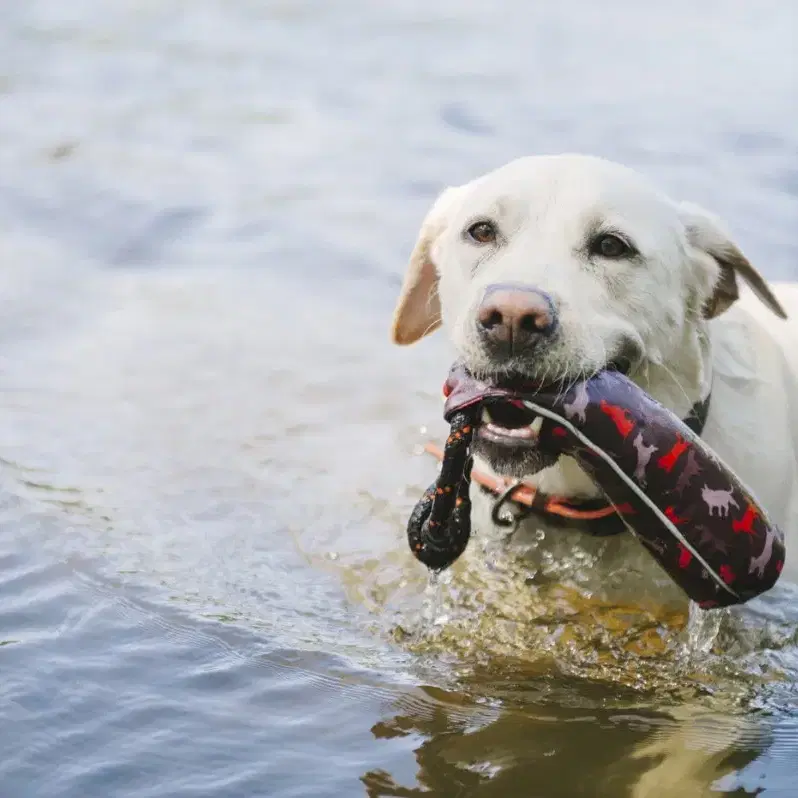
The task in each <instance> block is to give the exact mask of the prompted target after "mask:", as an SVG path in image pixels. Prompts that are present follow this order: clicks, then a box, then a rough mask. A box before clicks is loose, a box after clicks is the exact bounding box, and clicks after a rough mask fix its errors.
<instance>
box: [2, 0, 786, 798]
mask: <svg viewBox="0 0 798 798" xmlns="http://www.w3.org/2000/svg"><path fill="white" fill-rule="evenodd" d="M0 23H1V24H0V143H1V144H0V259H1V264H0V341H1V342H2V346H0V401H1V402H2V412H1V413H0V671H1V672H2V680H0V718H2V720H3V723H2V726H1V727H0V796H3V798H5V796H8V798H12V796H13V798H108V797H109V796H120V798H127V797H128V796H130V797H131V798H132V797H133V796H135V797H136V798H147V796H158V798H200V797H202V798H206V797H211V796H213V797H214V798H216V796H225V798H226V797H227V796H232V797H234V798H238V796H241V798H250V797H251V798H256V797H257V798H260V797H261V796H270V798H300V797H301V798H305V797H307V798H311V796H312V798H327V797H328V796H329V797H330V798H338V797H339V796H341V797H346V796H358V795H367V796H370V798H375V797H376V796H417V795H418V796H420V795H433V796H443V797H445V798H448V797H449V796H452V798H454V797H455V796H479V797H480V798H482V797H483V796H502V798H515V796H519V798H520V796H524V797H525V798H526V797H527V796H535V798H559V797H562V798H575V797H576V796H600V797H601V798H616V796H617V797H620V796H627V795H628V796H631V798H645V796H652V797H653V796H656V798H661V796H665V798H667V796H671V795H680V796H681V795H684V796H703V795H718V794H727V795H735V796H754V795H766V796H767V798H776V796H780V797H781V798H785V797H786V796H796V795H798V787H795V786H793V785H794V784H795V781H794V780H795V776H794V773H795V769H794V764H793V763H794V761H795V756H796V749H798V708H797V707H798V692H797V691H796V689H795V687H794V684H795V678H796V675H798V651H797V650H796V646H795V643H796V641H795V633H794V631H793V630H794V628H795V621H796V617H795V610H794V607H795V606H796V604H795V593H794V592H791V590H790V589H789V587H784V588H783V589H782V590H781V591H776V592H775V593H774V596H773V597H772V598H771V600H770V601H768V602H762V603H761V604H759V605H757V606H754V607H752V608H751V609H750V610H748V611H747V612H746V613H744V614H743V615H742V616H741V617H736V618H725V619H724V620H723V622H722V623H721V628H720V629H718V630H716V629H713V628H707V626H706V624H704V625H702V624H700V623H699V624H697V623H696V622H695V621H693V622H691V625H690V626H689V627H688V630H687V632H685V633H681V634H678V633H676V632H673V631H672V630H671V629H670V627H669V626H668V623H667V622H666V620H667V619H666V620H663V618H661V617H656V616H654V615H650V616H644V617H642V618H641V617H637V616H635V617H632V616H633V615H634V613H632V612H631V611H629V612H626V611H624V610H618V609H617V608H616V609H612V608H610V609H608V608H603V609H602V608H597V607H582V606H581V605H580V609H579V610H578V612H577V615H576V616H574V615H573V614H572V615H569V616H568V618H570V620H567V619H566V620H563V618H561V617H558V615H557V612H558V611H559V610H556V611H555V610H553V609H552V605H551V604H546V606H542V605H538V604H535V602H534V601H533V600H532V599H531V598H529V596H531V593H532V592H531V591H529V590H524V575H523V573H519V571H518V568H519V566H518V565H517V564H514V563H513V562H511V561H510V560H508V559H507V558H506V557H504V558H503V555H502V554H501V553H494V555H491V559H490V560H489V562H487V563H486V566H485V569H484V570H483V571H479V570H478V569H477V571H475V572H474V573H471V574H470V575H468V574H466V575H465V576H461V577H459V578H460V579H462V580H464V581H461V582H458V581H457V579H456V578H454V577H447V579H446V580H443V583H442V584H438V585H429V584H428V581H427V577H426V575H425V574H424V573H422V570H423V569H420V568H419V566H418V565H417V564H416V563H414V562H412V560H411V558H410V556H409V554H408V553H407V551H406V548H405V544H404V541H403V525H404V519H405V517H406V515H407V512H408V510H409V508H410V507H411V506H412V504H413V502H414V500H415V498H416V497H417V496H418V494H419V492H420V491H421V490H422V488H423V487H424V486H425V485H426V484H427V483H428V481H429V480H430V478H431V475H432V474H433V466H432V464H431V463H430V462H428V461H427V460H426V459H425V458H424V457H421V456H419V447H420V445H421V444H422V443H423V441H424V440H425V439H426V438H427V436H428V435H431V434H437V433H439V432H440V430H441V427H440V422H439V421H438V414H439V412H440V404H439V399H438V389H439V385H440V382H441V379H442V375H443V374H444V372H445V370H446V367H447V363H448V354H449V353H448V352H447V349H446V346H445V344H444V342H443V341H441V340H437V339H435V338H430V339H429V340H428V341H425V342H424V343H423V344H422V345H419V346H418V347H416V348H413V349H412V350H407V351H400V350H395V349H392V348H391V347H390V346H389V344H388V334H387V327H388V319H389V314H390V312H391V309H392V302H393V300H394V297H395V294H396V291H397V286H398V284H399V280H400V275H401V272H402V269H403V266H404V262H405V259H406V257H407V253H408V252H409V249H410V247H411V246H412V243H413V239H414V237H415V233H416V230H417V227H418V223H419V221H420V219H421V217H422V216H423V214H424V212H425V210H426V208H427V207H428V205H429V204H430V202H431V201H432V199H433V198H434V196H435V195H436V193H437V192H438V191H439V190H440V189H441V188H442V187H444V186H445V185H447V184H453V183H457V182H459V181H463V180H465V179H468V178H470V177H472V176H475V175H477V174H479V173H480V172H482V171H485V170H486V169H488V168H491V167H493V166H498V165H500V164H502V163H504V162H505V161H507V160H510V159H511V158H513V157H516V156H518V155H523V154H530V153H541V152H560V151H585V152H592V153H597V154H601V155H605V156H608V157H612V158H615V159H618V160H621V161H623V162H625V163H627V164H629V165H631V166H633V167H636V168H639V169H641V170H642V171H644V172H646V173H648V174H650V175H651V176H652V177H653V178H654V179H656V180H657V181H658V182H659V183H660V184H661V185H662V186H663V188H665V189H666V190H668V191H669V192H671V193H672V194H674V195H676V196H679V197H684V198H686V199H691V200H693V201H697V202H699V203H702V204H704V205H706V206H707V207H709V208H711V209H712V210H714V211H715V212H717V213H719V214H720V215H721V216H723V217H724V218H725V219H726V221H727V223H728V224H729V226H730V227H731V228H732V229H733V230H734V231H735V234H736V236H737V237H738V240H739V241H740V243H741V245H742V246H743V248H744V250H745V251H746V252H747V253H748V254H749V255H750V257H751V259H752V260H753V261H754V262H755V263H756V264H757V265H758V266H759V267H760V268H761V269H762V270H763V271H764V272H765V273H766V274H768V275H769V276H771V277H783V278H787V277H798V233H796V230H798V226H797V225H796V220H798V107H797V101H796V97H798V47H797V46H796V44H798V6H796V5H795V4H793V3H789V2H784V0H759V2H757V3H750V2H743V1H742V0H740V2H734V1H733V0H708V1H707V2H704V3H695V2H688V1H687V0H671V2H668V3H661V4H657V5H656V7H655V6H654V5H653V4H651V3H640V2H634V1H633V0H613V2H609V3H594V2H590V1H589V0H561V2H558V3H556V4H555V3H537V4H533V3H527V2H523V1H522V0H499V2H497V3H494V4H484V3H476V2H473V1H472V0H458V2H454V0H439V2H425V3H422V2H416V1H415V0H409V1H408V2H401V3H400V2H381V3H380V2H365V0H361V1H360V2H357V1H356V0H341V2H336V3H330V2H327V3H323V2H315V3H314V2H310V0H304V1H303V0H292V1H291V2H287V1H285V2H283V1H279V0H273V1H272V2H266V1H265V0H262V1H261V2H256V1H255V0H239V2H236V3H225V2H223V0H192V2H185V1H182V2H181V0H136V1H135V2H134V0H116V2H113V3H109V2H103V0H73V1H72V2H69V3H65V2H61V0H30V1H28V2H23V0H6V2H4V3H3V4H2V8H0ZM535 601H537V599H535ZM560 601H561V602H562V601H565V599H562V597H561V598H560ZM544 603H545V602H544ZM557 606H558V607H560V606H561V604H557ZM568 612H574V610H573V608H571V609H570V610H568ZM579 613H581V614H579ZM574 618H576V620H574ZM630 618H631V620H630ZM676 626H678V623H677V624H676ZM716 632H717V634H716ZM564 641H565V642H564Z"/></svg>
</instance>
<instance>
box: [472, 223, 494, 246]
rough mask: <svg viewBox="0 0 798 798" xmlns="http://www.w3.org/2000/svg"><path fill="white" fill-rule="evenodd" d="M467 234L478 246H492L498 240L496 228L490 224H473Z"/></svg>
mask: <svg viewBox="0 0 798 798" xmlns="http://www.w3.org/2000/svg"><path fill="white" fill-rule="evenodd" d="M466 233H468V236H469V238H472V239H473V240H474V241H476V242H477V243H478V244H492V243H493V242H494V241H495V240H496V228H495V227H494V226H493V225H492V224H491V223H490V222H477V223H476V224H472V225H471V227H469V228H468V230H466Z"/></svg>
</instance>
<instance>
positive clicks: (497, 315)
mask: <svg viewBox="0 0 798 798" xmlns="http://www.w3.org/2000/svg"><path fill="white" fill-rule="evenodd" d="M481 321H482V326H483V327H484V328H485V329H486V330H491V329H493V328H494V327H499V326H501V324H502V323H503V322H504V318H503V317H502V314H501V312H500V311H498V310H496V309H494V310H492V311H491V312H490V313H488V314H487V315H486V316H484V317H483V318H482V320H481Z"/></svg>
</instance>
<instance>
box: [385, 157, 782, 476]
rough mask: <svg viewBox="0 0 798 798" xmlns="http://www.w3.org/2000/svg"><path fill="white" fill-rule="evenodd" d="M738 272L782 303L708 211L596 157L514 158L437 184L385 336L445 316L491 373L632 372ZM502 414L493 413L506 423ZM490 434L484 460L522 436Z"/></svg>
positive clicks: (720, 303)
mask: <svg viewBox="0 0 798 798" xmlns="http://www.w3.org/2000/svg"><path fill="white" fill-rule="evenodd" d="M738 278H742V279H743V280H745V281H746V282H747V283H748V284H749V285H750V286H751V288H752V289H753V290H754V291H755V292H756V294H757V295H758V296H759V298H760V299H761V300H762V301H763V302H764V303H765V304H766V305H768V306H769V307H770V308H771V310H773V312H774V313H776V314H778V315H780V316H784V311H783V310H782V308H781V306H780V305H779V303H778V300H777V299H776V298H775V297H774V295H773V294H772V292H771V290H770V289H769V287H768V285H767V283H766V282H765V280H764V279H763V278H762V276H761V275H760V274H759V273H758V272H757V271H756V270H755V269H754V267H753V266H752V265H751V264H750V263H749V262H748V260H747V259H746V258H745V257H744V255H743V254H742V253H741V252H740V250H739V249H738V247H737V246H736V245H735V244H734V243H733V242H732V241H731V239H730V238H729V236H728V235H727V234H726V233H725V232H724V230H723V229H722V227H721V226H720V224H719V223H718V221H717V220H716V219H714V218H713V217H712V216H710V215H709V214H707V213H706V212H704V211H702V210H701V209H699V208H696V207H693V206H687V205H684V204H678V203H675V202H673V201H671V200H669V199H668V198H667V197H665V196H663V195H661V194H660V193H658V192H657V191H656V190H654V189H653V188H652V187H650V186H649V185H648V184H647V183H646V182H645V180H644V179H643V178H642V177H641V176H639V175H638V174H636V173H635V172H633V171H632V170H630V169H627V168H625V167H623V166H620V165H618V164H614V163H610V162H608V161H604V160H601V159H599V158H593V157H588V156H575V155H561V156H551V157H530V158H522V159H520V160H517V161H514V162H512V163H510V164H508V165H506V166H504V167H502V168H501V169H498V170H496V171H494V172H491V173H489V174H487V175H485V176H483V177H481V178H479V179H477V180H475V181H473V182H471V183H468V184H466V185H464V186H460V187H457V188H450V189H447V190H446V191H445V192H444V193H443V194H442V195H441V196H440V197H439V198H438V200H437V201H436V203H435V204H434V206H433V207H432V209H431V210H430V212H429V214H428V216H427V218H426V219H425V220H424V223H423V225H422V228H421V233H420V235H419V239H418V242H417V243H416V246H415V248H414V250H413V253H412V256H411V259H410V265H409V268H408V271H407V275H406V278H405V282H404V285H403V288H402V292H401V295H400V297H399V301H398V304H397V308H396V312H395V316H394V324H393V338H394V341H395V342H396V343H399V344H410V343H413V342H414V341H417V340H418V339H419V338H421V337H423V336H424V335H426V334H427V333H429V332H432V331H433V330H435V329H436V328H437V327H438V326H440V325H441V324H443V325H444V326H445V328H446V330H447V332H448V334H449V336H450V338H451V340H452V342H453V343H454V345H455V347H456V348H457V350H458V352H459V354H460V356H461V357H462V358H463V360H464V361H465V363H466V365H467V366H468V368H469V369H470V370H471V371H472V372H474V373H475V374H476V375H477V376H479V377H481V378H485V379H489V380H490V379H493V380H497V381H499V380H502V379H506V378H508V377H512V376H522V377H524V378H527V379H532V380H537V381H544V382H545V381H561V380H566V381H567V380H574V379H576V378H578V377H580V376H584V375H590V374H593V373H595V372H597V371H600V370H602V369H604V368H608V367H611V368H618V369H621V370H623V371H626V372H631V373H632V374H634V373H635V372H636V371H639V370H640V368H641V366H642V365H643V364H645V363H660V364H667V363H669V362H671V363H672V362H674V361H676V360H678V358H679V357H683V356H684V352H683V350H684V348H685V342H686V340H688V339H689V338H690V336H693V337H696V336H698V335H699V331H700V329H701V327H702V323H703V321H704V320H706V319H709V318H712V317H714V316H717V315H719V314H721V313H722V312H723V311H724V310H726V309H727V308H728V307H729V306H730V305H731V304H732V303H733V302H734V301H735V300H736V299H737V296H738V282H737V281H738ZM501 422H502V424H501V425H494V427H495V428H496V429H499V430H501V429H512V428H513V425H512V423H511V422H512V419H510V418H504V419H501ZM502 425H504V426H502ZM488 437H490V436H488ZM501 438H502V435H501V432H499V433H498V434H497V437H496V440H493V441H487V440H483V441H482V445H483V447H484V448H485V449H486V450H487V451H486V453H487V454H488V455H489V456H490V455H493V457H491V459H493V460H497V459H502V458H501V457H500V448H501V447H502V445H503V444H507V446H508V447H510V446H512V447H513V449H514V450H518V448H519V446H518V443H519V438H518V436H517V435H516V436H511V439H509V440H507V441H502V440H501ZM497 447H499V448H497ZM516 459H517V458H516Z"/></svg>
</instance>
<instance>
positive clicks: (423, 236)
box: [391, 188, 457, 345]
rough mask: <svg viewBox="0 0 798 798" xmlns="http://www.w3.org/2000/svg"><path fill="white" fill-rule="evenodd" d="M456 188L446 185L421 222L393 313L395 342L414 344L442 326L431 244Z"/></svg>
mask: <svg viewBox="0 0 798 798" xmlns="http://www.w3.org/2000/svg"><path fill="white" fill-rule="evenodd" d="M456 192H457V189H456V188H447V189H445V190H444V192H443V193H442V194H441V195H440V196H439V197H438V199H437V200H436V201H435V204H434V205H433V206H432V208H431V209H430V211H429V212H428V213H427V216H426V218H425V219H424V221H423V222H422V224H421V230H420V231H419V234H418V239H417V241H416V245H415V246H414V247H413V251H412V253H411V254H410V262H409V263H408V265H407V272H406V273H405V279H404V282H403V284H402V290H401V292H400V293H399V299H398V300H397V302H396V309H395V310H394V313H393V326H392V328H391V337H392V338H393V342H394V343H395V344H400V345H407V344H414V343H415V342H416V341H418V340H419V339H420V338H423V337H424V336H425V335H428V334H429V333H431V332H433V331H434V330H437V329H438V327H440V326H441V303H440V299H439V298H438V270H437V268H436V267H435V264H434V263H433V261H432V247H433V244H434V243H435V240H436V239H437V238H438V236H439V235H440V234H441V233H442V232H443V231H444V230H445V228H446V224H447V214H448V212H449V209H450V208H451V206H452V200H453V199H454V195H455V194H456Z"/></svg>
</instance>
